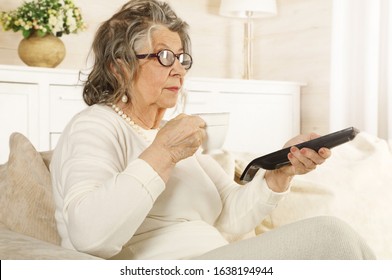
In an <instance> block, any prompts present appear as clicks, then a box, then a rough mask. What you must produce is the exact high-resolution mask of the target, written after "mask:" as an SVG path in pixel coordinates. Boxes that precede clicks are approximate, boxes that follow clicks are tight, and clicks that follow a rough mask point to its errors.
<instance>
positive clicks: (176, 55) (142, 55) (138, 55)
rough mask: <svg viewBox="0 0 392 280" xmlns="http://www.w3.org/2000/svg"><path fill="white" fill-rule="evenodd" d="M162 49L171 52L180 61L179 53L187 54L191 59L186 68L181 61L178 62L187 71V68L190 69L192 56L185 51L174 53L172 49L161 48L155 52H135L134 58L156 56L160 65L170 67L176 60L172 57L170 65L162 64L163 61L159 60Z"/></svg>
mask: <svg viewBox="0 0 392 280" xmlns="http://www.w3.org/2000/svg"><path fill="white" fill-rule="evenodd" d="M164 51H167V52H171V53H172V54H173V55H174V57H175V58H177V59H178V61H180V56H181V55H184V54H186V55H188V56H189V57H190V59H191V60H190V64H189V67H188V68H186V67H185V65H183V64H182V63H181V62H180V64H181V66H183V67H184V69H185V70H187V71H188V70H189V69H191V67H192V64H193V58H192V56H191V55H190V54H189V53H186V52H183V53H179V54H175V53H174V52H173V51H171V50H168V49H163V50H160V51H159V52H157V53H149V54H136V58H138V59H144V58H150V57H156V58H157V59H158V62H159V64H161V65H162V66H164V67H171V66H173V64H174V63H175V62H176V59H174V60H173V63H172V64H170V65H165V64H163V62H162V61H161V59H160V56H159V54H160V53H162V52H164Z"/></svg>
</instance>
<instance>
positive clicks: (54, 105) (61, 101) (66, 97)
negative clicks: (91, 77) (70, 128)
mask: <svg viewBox="0 0 392 280" xmlns="http://www.w3.org/2000/svg"><path fill="white" fill-rule="evenodd" d="M82 91H83V87H82V86H65V85H51V86H50V89H49V92H50V131H51V132H61V131H63V129H64V127H65V126H66V125H67V123H68V122H69V121H70V120H71V118H72V117H73V116H74V115H76V114H77V113H78V112H80V111H81V110H83V109H84V108H86V107H87V105H86V104H85V103H84V101H83V98H82Z"/></svg>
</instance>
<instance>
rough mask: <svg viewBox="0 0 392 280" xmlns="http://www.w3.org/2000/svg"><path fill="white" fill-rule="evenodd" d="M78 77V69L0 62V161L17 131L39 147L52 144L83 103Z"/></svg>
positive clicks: (6, 156)
mask: <svg viewBox="0 0 392 280" xmlns="http://www.w3.org/2000/svg"><path fill="white" fill-rule="evenodd" d="M78 80H79V71H77V70H60V69H47V68H36V67H20V66H9V65H0V123H1V129H0V147H1V148H0V163H3V162H5V161H7V159H8V154H9V144H8V142H9V136H10V135H11V133H13V132H16V131H18V132H21V133H23V134H24V135H25V136H27V137H28V138H29V139H30V141H31V142H32V144H33V145H34V146H35V147H36V149H37V150H39V151H44V150H49V149H52V148H53V147H54V145H55V143H56V141H57V139H56V137H57V135H58V134H59V133H61V131H62V129H63V128H64V125H65V123H66V122H68V120H69V119H70V117H71V115H73V114H75V113H76V112H77V111H78V110H80V109H81V108H84V107H85V106H86V105H85V104H84V103H83V101H82V96H81V91H82V86H81V84H80V83H79V81H78ZM69 99H71V100H72V105H70V104H69V103H68V102H67V101H68V100H69ZM64 104H68V106H66V105H64Z"/></svg>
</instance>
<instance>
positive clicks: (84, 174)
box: [51, 0, 373, 259]
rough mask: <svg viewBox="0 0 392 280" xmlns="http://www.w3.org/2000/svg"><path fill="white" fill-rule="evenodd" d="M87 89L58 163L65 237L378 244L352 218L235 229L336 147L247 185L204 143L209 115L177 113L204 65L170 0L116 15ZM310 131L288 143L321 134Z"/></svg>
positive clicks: (99, 38) (311, 248)
mask: <svg viewBox="0 0 392 280" xmlns="http://www.w3.org/2000/svg"><path fill="white" fill-rule="evenodd" d="M92 49H93V52H94V54H95V63H94V66H93V68H92V71H91V72H90V74H89V76H88V79H87V81H86V83H85V87H84V92H83V97H84V100H85V102H86V103H87V104H88V105H89V107H88V108H87V109H85V110H84V111H82V112H80V113H79V114H78V115H76V116H75V117H74V118H73V119H72V120H71V122H70V123H69V124H68V126H67V127H66V128H65V130H64V132H63V134H62V136H61V139H60V140H59V142H58V145H57V147H56V149H55V152H54V155H53V159H52V162H51V174H52V179H53V190H54V196H55V203H56V221H57V226H58V231H59V233H60V235H61V238H62V246H64V247H66V248H71V249H74V250H78V251H82V252H86V253H89V254H93V255H96V256H99V257H103V258H123V259H124V258H127V259H192V258H202V259H214V258H218V259H222V258H230V259H241V258H245V259H323V258H328V259H357V258H373V254H372V252H371V250H370V249H369V248H368V247H367V246H366V244H364V243H363V241H362V240H361V239H360V238H359V237H358V236H357V235H356V233H355V232H353V231H352V230H351V229H350V228H349V227H348V226H347V225H345V224H344V223H343V222H340V221H337V220H335V219H332V218H314V219H309V220H305V221H301V222H298V223H296V224H293V225H288V226H285V227H282V228H280V229H277V230H275V231H272V232H269V233H266V234H263V235H261V236H258V237H254V238H250V239H247V240H244V241H239V242H236V243H230V244H229V242H228V241H227V240H226V239H225V238H224V233H230V234H243V233H247V232H249V231H250V230H252V229H253V228H255V226H257V225H258V224H259V223H260V222H261V221H262V220H263V218H264V217H265V216H266V215H268V214H269V213H270V212H271V211H273V209H274V208H275V207H276V206H277V203H278V202H279V201H280V200H281V199H282V198H283V197H284V196H285V195H286V194H287V193H288V191H289V184H290V180H291V179H292V178H293V176H294V175H296V174H304V173H306V172H308V171H310V170H312V169H314V168H316V166H317V165H319V164H322V163H323V162H324V161H325V160H326V159H327V158H328V157H329V156H330V151H329V150H328V149H326V148H322V149H320V150H319V151H313V150H310V149H301V150H299V149H297V148H296V147H295V146H293V147H292V148H291V151H290V153H289V154H288V158H289V160H290V162H291V165H290V166H286V167H282V168H280V169H278V170H275V171H267V172H265V171H259V173H258V174H257V175H256V177H255V178H254V179H253V180H252V181H251V182H250V183H248V184H246V185H245V186H240V185H238V184H236V183H235V182H234V180H233V178H229V177H228V176H227V175H226V173H225V172H224V170H222V169H221V167H220V166H219V165H218V164H217V163H216V162H215V161H214V160H213V159H212V158H211V157H210V156H208V155H203V154H201V153H200V152H199V147H200V144H201V143H202V141H203V138H204V137H205V131H204V126H205V123H204V121H203V120H202V119H201V118H199V117H197V116H188V115H184V114H181V115H179V116H177V117H175V118H174V119H172V120H170V121H168V122H167V123H165V124H164V123H163V122H162V118H163V116H164V114H165V111H166V110H167V109H168V108H172V107H174V106H175V105H176V103H177V100H178V97H179V94H180V91H181V87H182V85H183V82H184V77H185V75H186V73H187V71H188V70H189V69H190V68H191V66H192V62H193V60H192V56H191V55H190V52H191V47H190V39H189V35H188V33H187V24H186V23H185V22H184V21H182V20H181V19H180V18H178V17H177V16H176V14H175V13H174V12H173V11H172V10H171V8H170V7H169V5H168V4H166V3H163V2H157V1H155V0H132V1H129V2H128V3H126V4H125V5H124V6H123V7H122V8H121V9H120V11H118V12H117V13H116V14H115V15H113V16H112V17H111V18H110V19H109V20H107V21H106V22H104V23H103V24H102V25H101V26H100V28H99V29H98V31H97V33H96V36H95V40H94V42H93V46H92ZM312 137H315V136H312V135H305V136H298V137H296V138H294V139H292V140H290V141H289V142H288V143H287V146H292V145H295V144H296V143H299V142H302V141H305V140H309V139H310V138H312Z"/></svg>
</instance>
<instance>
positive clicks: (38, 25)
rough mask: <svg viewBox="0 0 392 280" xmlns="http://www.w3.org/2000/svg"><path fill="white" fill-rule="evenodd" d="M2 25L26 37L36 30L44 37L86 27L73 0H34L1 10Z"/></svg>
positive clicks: (5, 28) (0, 23) (76, 30)
mask: <svg viewBox="0 0 392 280" xmlns="http://www.w3.org/2000/svg"><path fill="white" fill-rule="evenodd" d="M0 25H1V26H2V28H3V29H4V30H5V31H7V30H13V31H14V32H18V31H21V32H22V34H23V37H24V38H28V37H29V36H30V35H32V34H33V33H34V32H36V33H37V34H38V36H40V37H43V36H45V35H47V34H52V35H55V36H57V37H61V36H62V35H64V34H70V33H77V32H79V31H82V30H84V29H85V24H84V22H83V18H82V15H81V13H80V9H79V8H78V7H76V6H75V4H74V3H73V0H33V1H30V2H23V4H22V6H20V7H19V8H17V9H16V10H13V11H10V12H0Z"/></svg>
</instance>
